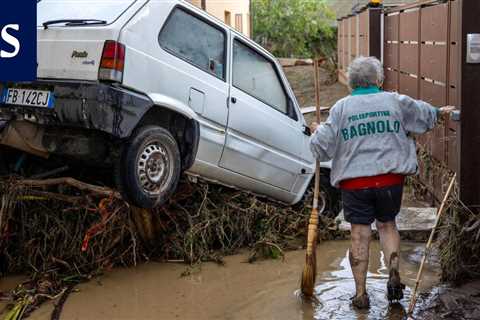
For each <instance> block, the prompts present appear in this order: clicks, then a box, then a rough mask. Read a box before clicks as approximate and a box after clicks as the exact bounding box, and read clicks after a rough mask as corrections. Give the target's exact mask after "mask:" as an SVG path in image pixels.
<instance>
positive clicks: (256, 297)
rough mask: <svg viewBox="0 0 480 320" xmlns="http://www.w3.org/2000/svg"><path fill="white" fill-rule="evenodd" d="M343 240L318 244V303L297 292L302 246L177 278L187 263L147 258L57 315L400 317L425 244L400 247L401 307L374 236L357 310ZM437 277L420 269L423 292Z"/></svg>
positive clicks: (234, 259) (40, 315)
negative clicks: (364, 305) (364, 293)
mask: <svg viewBox="0 0 480 320" xmlns="http://www.w3.org/2000/svg"><path fill="white" fill-rule="evenodd" d="M348 247H349V242H348V241H331V242H324V243H322V244H320V245H319V247H318V252H317V259H318V274H317V286H316V290H315V295H316V298H317V300H318V301H316V302H306V301H302V299H301V298H300V297H299V291H298V288H299V280H300V274H301V270H302V268H303V263H304V258H305V251H303V250H300V251H293V252H288V253H286V256H285V261H281V260H265V261H260V262H256V263H254V264H250V263H247V262H246V261H247V257H248V255H246V254H244V255H236V256H231V257H227V258H225V262H226V264H225V265H224V266H219V265H216V264H210V263H205V264H203V265H202V266H201V269H198V270H195V269H193V270H191V271H192V272H191V273H190V275H187V276H182V273H183V272H184V271H185V270H186V267H185V265H182V264H172V263H153V262H150V263H146V264H143V265H141V266H138V267H137V268H128V269H115V270H114V271H112V272H110V273H107V274H105V275H104V276H102V277H101V278H98V279H95V280H92V281H90V282H88V283H84V284H81V285H79V286H78V292H74V293H72V294H71V295H70V297H69V298H68V300H67V302H66V304H65V306H64V309H63V312H62V315H61V319H63V320H66V319H162V320H163V319H199V320H204V319H205V320H206V319H242V320H243V319H272V320H273V319H275V320H277V319H278V320H282V319H288V320H292V319H342V320H343V319H347V320H348V319H401V318H402V316H403V314H404V311H403V308H406V307H407V304H408V298H409V297H410V295H409V294H410V288H411V287H412V286H413V284H414V281H415V276H416V272H417V268H418V263H419V260H420V257H421V252H422V245H421V244H416V243H404V244H403V245H402V266H401V267H402V280H403V281H404V282H405V284H406V285H407V287H408V288H407V290H406V298H405V299H404V301H403V302H402V306H403V307H402V306H396V307H393V308H389V307H388V304H387V300H386V297H385V286H386V282H387V269H386V267H385V264H384V262H383V257H382V254H381V253H380V250H379V244H378V242H373V243H372V246H371V259H370V261H371V262H370V267H369V277H368V292H369V294H370V300H371V304H372V307H371V308H370V310H368V311H362V312H360V311H356V310H354V309H353V308H352V307H351V305H350V297H351V296H352V295H353V294H354V286H353V279H352V274H351V271H350V267H349V264H348V258H347V257H348ZM437 283H438V274H437V273H436V272H434V270H433V268H432V266H428V267H427V269H426V271H425V273H424V280H423V282H422V290H424V291H429V290H430V289H431V288H432V287H433V286H434V285H435V284H437ZM52 309H53V303H47V304H46V305H43V306H42V307H41V308H40V309H39V310H37V311H35V312H34V313H33V314H32V316H31V318H32V319H50V313H51V311H52Z"/></svg>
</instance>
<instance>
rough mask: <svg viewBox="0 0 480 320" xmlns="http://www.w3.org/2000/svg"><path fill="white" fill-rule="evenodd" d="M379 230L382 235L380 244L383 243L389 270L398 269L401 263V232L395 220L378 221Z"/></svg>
mask: <svg viewBox="0 0 480 320" xmlns="http://www.w3.org/2000/svg"><path fill="white" fill-rule="evenodd" d="M377 230H378V234H379V236H380V244H381V245H382V250H383V254H384V255H385V260H386V261H385V262H386V263H387V266H388V270H389V271H390V270H392V269H394V270H397V271H398V270H399V263H400V261H399V260H400V259H399V253H400V234H399V233H398V230H397V225H396V224H395V221H390V222H379V221H377Z"/></svg>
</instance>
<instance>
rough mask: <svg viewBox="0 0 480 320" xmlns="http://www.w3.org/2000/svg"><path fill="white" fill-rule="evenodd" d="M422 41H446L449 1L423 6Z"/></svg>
mask: <svg viewBox="0 0 480 320" xmlns="http://www.w3.org/2000/svg"><path fill="white" fill-rule="evenodd" d="M421 20H422V22H421V41H422V42H425V41H438V42H445V41H446V39H447V23H446V22H447V21H448V3H446V4H438V5H435V6H431V7H424V8H422V19H421Z"/></svg>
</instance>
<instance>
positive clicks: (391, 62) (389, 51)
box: [384, 43, 398, 70]
mask: <svg viewBox="0 0 480 320" xmlns="http://www.w3.org/2000/svg"><path fill="white" fill-rule="evenodd" d="M384 60H385V61H384V64H385V66H386V67H389V68H392V69H394V70H398V43H386V44H385V52H384Z"/></svg>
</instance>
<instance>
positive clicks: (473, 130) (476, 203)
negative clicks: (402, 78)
mask: <svg viewBox="0 0 480 320" xmlns="http://www.w3.org/2000/svg"><path fill="white" fill-rule="evenodd" d="M479 18H480V1H478V0H463V6H462V56H461V59H462V82H461V97H462V98H461V101H462V111H461V112H462V113H461V148H460V149H461V151H460V197H461V200H462V201H463V202H464V203H465V204H466V205H467V206H469V207H471V208H472V209H477V210H478V209H480V91H479V88H480V64H474V63H467V36H468V35H469V34H480V23H479V22H478V21H479ZM476 49H477V50H480V48H478V47H477V48H476ZM477 152H479V153H477Z"/></svg>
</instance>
